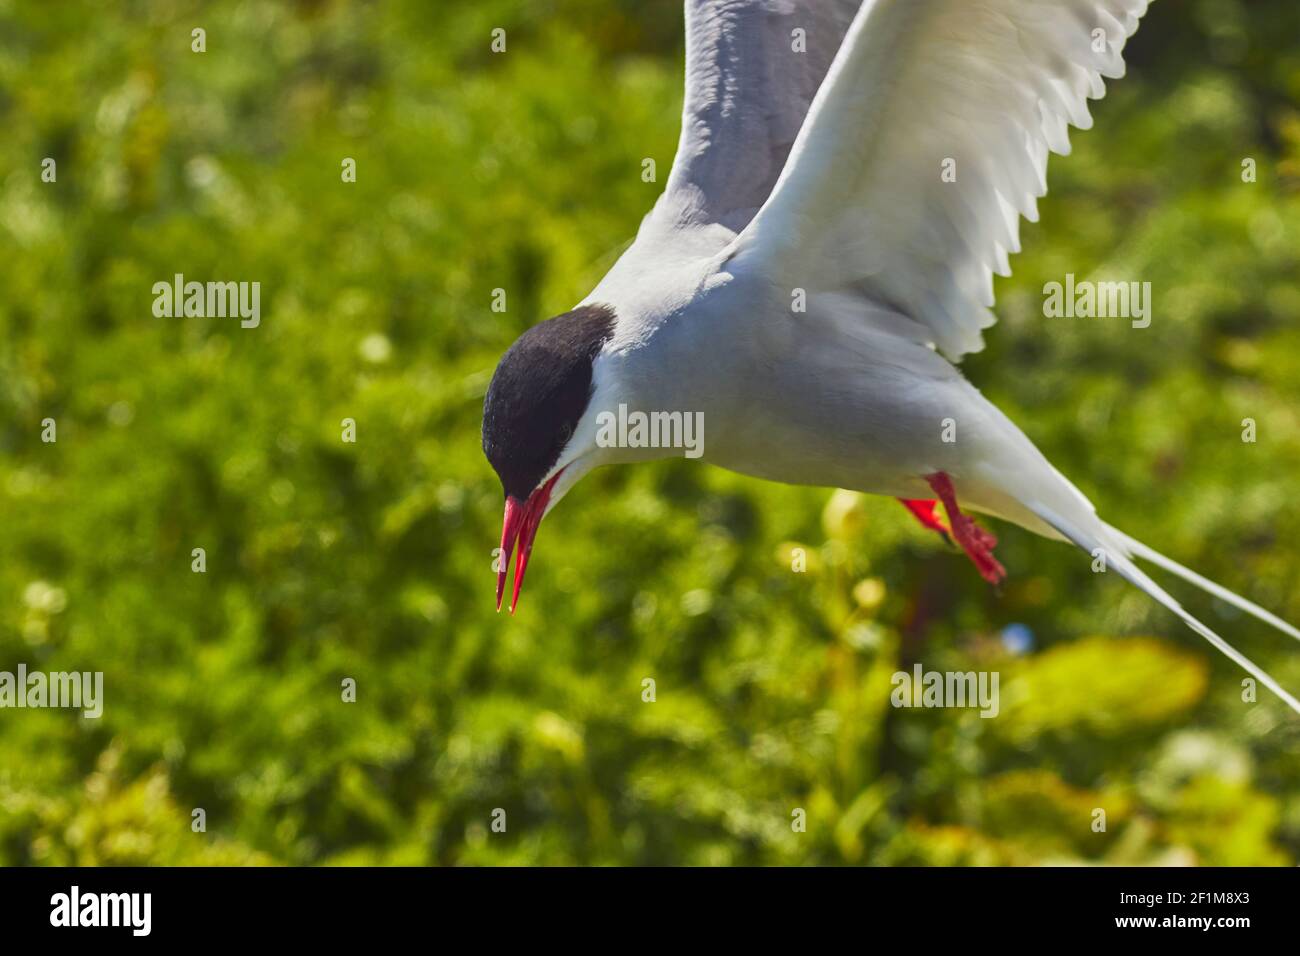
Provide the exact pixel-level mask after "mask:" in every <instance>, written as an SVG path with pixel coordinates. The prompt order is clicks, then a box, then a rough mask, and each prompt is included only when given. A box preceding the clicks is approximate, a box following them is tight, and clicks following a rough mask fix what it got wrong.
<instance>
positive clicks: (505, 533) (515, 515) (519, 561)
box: [497, 468, 564, 614]
mask: <svg viewBox="0 0 1300 956" xmlns="http://www.w3.org/2000/svg"><path fill="white" fill-rule="evenodd" d="M563 472H564V469H563V468H561V469H560V470H559V471H557V472H556V473H555V474H554V475H553V476H552V477H551V480H550V481H548V482H547V483H546V484H544V485H542V486H541V487H540V488H538V489H537V490H536V491H534V492H533V493H532V494H531V495H529V496H528V500H527V501H520V500H519V499H518V498H516V497H514V496H513V495H506V515H505V520H504V521H503V522H502V524H501V570H500V571H498V572H497V610H498V611H499V610H501V598H502V596H503V595H504V594H505V592H506V573H507V572H508V571H509V570H510V555H511V553H512V552H513V551H514V550H515V542H516V541H518V542H519V557H518V558H516V559H515V587H514V592H513V593H512V594H511V595H510V613H511V614H514V613H515V605H516V604H518V603H519V589H520V588H521V587H522V586H523V583H524V571H525V570H527V568H528V556H529V555H530V554H532V552H533V539H534V538H535V537H537V529H538V527H540V526H541V523H542V515H544V514H545V513H546V504H547V502H549V501H550V500H551V487H552V486H553V485H554V484H555V479H556V478H559V477H560V475H561V474H563Z"/></svg>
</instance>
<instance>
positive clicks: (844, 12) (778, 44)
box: [655, 0, 861, 232]
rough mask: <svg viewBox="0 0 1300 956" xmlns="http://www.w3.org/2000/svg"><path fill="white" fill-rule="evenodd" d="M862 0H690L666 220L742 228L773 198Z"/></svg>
mask: <svg viewBox="0 0 1300 956" xmlns="http://www.w3.org/2000/svg"><path fill="white" fill-rule="evenodd" d="M859 6H861V0H686V101H685V105H684V107H683V110H682V133H681V139H680V141H679V142H678V146H677V157H676V159H675V160H674V162H673V169H672V172H671V174H670V175H669V178H668V185H667V188H666V190H665V192H664V196H663V198H662V199H661V200H660V202H659V204H658V206H657V207H656V210H655V215H656V216H658V217H663V218H664V219H666V220H667V221H666V222H665V223H664V224H665V225H670V226H677V227H681V226H687V225H706V224H711V223H719V224H721V225H723V226H726V227H727V228H728V229H730V230H731V231H733V232H738V231H739V230H741V229H743V228H744V226H745V225H746V224H747V223H748V222H749V221H750V219H752V218H753V217H754V214H755V213H756V212H757V211H758V209H759V207H761V206H762V205H763V203H764V202H766V201H767V197H768V195H769V194H770V193H771V192H772V187H773V186H774V185H775V184H776V181H777V178H778V177H779V176H780V175H781V170H782V168H783V167H784V166H785V161H786V158H787V157H788V156H789V154H790V148H791V146H792V145H793V144H794V141H795V137H796V136H797V135H798V133H799V128H800V127H801V126H802V125H803V121H804V117H805V116H807V114H808V107H809V105H810V104H811V103H812V99H813V96H814V95H815V94H816V93H817V88H818V87H819V86H820V85H821V82H822V80H823V79H824V78H825V76H826V71H827V70H828V69H829V67H830V65H831V61H832V60H833V59H834V58H835V54H836V52H837V51H838V50H839V48H840V44H841V43H842V42H843V40H844V37H845V35H846V33H847V32H848V28H849V25H850V24H851V23H852V22H853V17H854V15H855V14H856V13H857V10H858V7H859Z"/></svg>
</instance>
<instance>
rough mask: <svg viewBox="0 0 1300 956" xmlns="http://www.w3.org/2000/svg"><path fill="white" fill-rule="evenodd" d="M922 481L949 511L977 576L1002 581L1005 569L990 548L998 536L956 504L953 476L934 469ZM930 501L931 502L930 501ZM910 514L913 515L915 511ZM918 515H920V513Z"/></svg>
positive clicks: (958, 542) (993, 546)
mask: <svg viewBox="0 0 1300 956" xmlns="http://www.w3.org/2000/svg"><path fill="white" fill-rule="evenodd" d="M925 480H926V481H927V482H929V484H930V487H931V488H933V489H934V493H935V494H936V495H938V496H939V500H940V501H942V502H943V507H944V510H945V511H947V512H948V520H949V522H951V524H952V536H953V537H954V538H955V539H956V540H957V544H958V545H960V546H961V549H962V550H963V551H965V552H966V555H967V557H969V558H970V559H971V561H972V562H973V563H974V564H975V568H976V570H978V571H979V573H980V576H981V577H982V578H984V580H985V581H987V582H989V584H992V585H998V584H1001V583H1002V582H1003V581H1004V580H1005V579H1006V576H1007V569H1006V568H1004V567H1003V566H1002V565H1001V564H1000V563H999V562H998V559H997V558H995V557H993V549H994V548H995V547H997V544H998V539H997V538H995V537H994V536H993V534H992V532H989V531H987V530H985V529H984V528H981V527H980V526H979V525H978V524H976V523H975V519H974V518H972V517H971V516H970V515H967V514H963V513H962V511H961V509H960V508H958V507H957V493H956V491H955V490H954V489H953V487H952V479H951V478H949V477H948V475H947V474H946V473H945V472H942V471H937V472H935V473H934V474H933V475H926V476H925ZM905 503H906V502H905ZM930 504H931V505H933V502H930ZM909 507H910V505H909ZM912 513H913V514H916V512H915V511H913V512H912ZM917 517H918V518H919V517H920V515H917ZM935 520H937V519H935ZM922 523H924V521H923V522H922Z"/></svg>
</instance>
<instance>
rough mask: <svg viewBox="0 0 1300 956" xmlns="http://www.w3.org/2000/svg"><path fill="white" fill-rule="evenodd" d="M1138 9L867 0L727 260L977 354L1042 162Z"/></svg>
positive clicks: (1109, 1)
mask: <svg viewBox="0 0 1300 956" xmlns="http://www.w3.org/2000/svg"><path fill="white" fill-rule="evenodd" d="M1147 6H1148V0H866V3H864V4H863V6H862V8H861V9H860V10H859V11H858V14H857V18H856V19H855V20H854V22H853V24H852V26H851V27H850V28H849V34H848V36H847V38H846V39H845V40H844V42H843V44H842V46H841V48H840V51H839V54H838V55H837V57H836V59H835V62H834V63H833V64H832V66H831V68H830V70H829V72H828V74H827V76H826V79H825V81H824V82H823V84H822V86H821V89H820V90H819V92H818V94H817V96H816V98H815V100H814V102H813V105H812V107H811V109H810V111H809V114H808V117H807V120H806V121H805V123H804V125H803V128H802V129H801V130H800V133H799V137H798V139H797V140H796V142H795V145H794V147H793V148H792V150H791V153H790V156H789V159H788V160H787V162H786V166H785V169H784V170H783V172H782V174H781V177H780V179H779V180H778V182H777V184H776V186H775V187H774V189H773V192H772V194H771V196H770V197H769V199H768V200H767V203H766V204H765V205H764V206H763V208H762V209H761V210H760V211H759V213H758V214H757V216H755V217H754V219H753V220H752V221H751V222H750V224H749V225H748V226H747V227H746V229H745V231H744V232H743V234H742V235H741V236H740V237H739V238H738V239H737V241H736V244H735V253H736V255H737V257H739V258H740V259H741V260H742V261H744V260H746V259H747V260H748V261H750V262H751V263H753V264H754V265H756V266H757V267H758V268H759V269H761V270H762V271H763V272H764V273H766V274H769V275H773V276H777V277H779V278H780V279H784V280H788V281H789V284H790V285H791V287H796V286H797V287H801V288H807V289H809V290H810V291H812V290H821V291H829V290H837V289H854V290H858V291H863V292H865V293H867V294H868V295H870V296H872V297H873V298H876V299H878V300H880V301H881V302H883V303H885V304H887V305H889V306H891V307H893V308H895V309H897V310H898V311H900V312H902V313H904V314H906V315H907V316H909V317H910V318H912V319H914V320H916V321H918V322H921V323H923V324H924V325H925V326H927V327H928V328H929V330H930V332H931V333H932V335H933V342H934V344H935V345H937V346H938V348H939V349H940V350H941V351H942V352H943V353H944V354H945V355H946V356H948V357H949V358H951V359H957V358H958V357H960V356H961V355H962V354H964V353H966V352H972V351H978V350H979V349H980V348H982V347H983V338H982V336H981V334H980V330H981V329H983V328H986V327H988V326H990V325H992V324H993V322H994V321H995V319H994V316H993V313H992V312H990V311H989V309H990V307H991V306H992V305H993V274H994V273H997V274H999V275H1008V274H1010V267H1009V262H1008V256H1009V255H1010V254H1011V253H1014V252H1018V251H1019V249H1020V240H1019V232H1020V217H1021V216H1023V217H1025V218H1027V219H1029V220H1031V221H1033V220H1036V218H1037V215H1038V213H1037V199H1038V197H1040V196H1043V195H1044V194H1045V193H1046V192H1047V156H1048V153H1049V151H1050V152H1056V153H1062V154H1064V153H1068V152H1069V149H1070V143H1069V135H1068V127H1069V126H1070V125H1074V126H1077V127H1080V128H1084V129H1086V128H1088V127H1089V126H1090V125H1091V123H1092V120H1091V117H1090V116H1089V113H1088V106H1087V101H1088V99H1089V98H1093V99H1095V98H1098V97H1100V96H1102V95H1103V94H1104V93H1105V84H1104V80H1103V78H1116V77H1119V76H1122V75H1123V73H1124V61H1123V57H1122V51H1123V48H1124V43H1125V41H1126V40H1127V38H1128V37H1129V36H1131V35H1132V34H1133V32H1134V31H1135V30H1136V29H1137V25H1138V20H1139V18H1140V17H1141V16H1142V15H1143V14H1144V13H1145V12H1146V9H1147ZM945 172H947V173H949V174H950V176H949V177H945V175H944V174H945ZM952 175H955V181H946V179H947V178H951V176H952Z"/></svg>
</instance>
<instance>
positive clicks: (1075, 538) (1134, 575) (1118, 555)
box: [1030, 505, 1300, 714]
mask: <svg viewBox="0 0 1300 956" xmlns="http://www.w3.org/2000/svg"><path fill="white" fill-rule="evenodd" d="M1030 508H1031V510H1033V512H1034V513H1035V514H1037V515H1038V516H1039V517H1040V518H1042V519H1043V520H1044V521H1046V522H1047V523H1048V524H1050V525H1051V526H1052V527H1053V528H1055V529H1056V530H1057V531H1059V532H1060V533H1061V534H1063V535H1064V536H1065V537H1067V538H1068V539H1070V541H1072V542H1074V543H1075V544H1076V545H1078V546H1079V547H1080V548H1082V549H1083V550H1085V551H1087V552H1090V553H1093V552H1096V550H1097V549H1098V548H1100V549H1101V551H1102V555H1103V556H1104V558H1105V561H1106V566H1107V567H1108V568H1114V569H1115V570H1116V571H1117V572H1119V574H1120V576H1121V577H1123V578H1124V579H1125V580H1126V581H1128V582H1129V583H1130V584H1133V585H1134V586H1135V587H1138V588H1141V589H1142V590H1143V591H1145V592H1146V593H1147V594H1149V595H1150V596H1151V597H1153V598H1155V599H1156V600H1157V601H1159V602H1160V603H1161V604H1163V605H1164V606H1165V607H1167V608H1168V609H1169V610H1171V611H1173V612H1174V613H1175V614H1177V615H1178V616H1179V617H1180V618H1182V619H1183V623H1185V624H1186V625H1187V626H1188V627H1190V628H1191V629H1192V630H1193V631H1195V632H1196V633H1197V634H1199V635H1201V637H1203V638H1205V639H1206V640H1207V641H1209V642H1210V643H1211V644H1213V645H1214V646H1215V647H1216V648H1218V649H1219V650H1220V651H1222V652H1223V653H1224V654H1225V655H1227V656H1228V657H1230V658H1231V659H1232V660H1234V661H1236V662H1237V664H1238V665H1239V666H1240V667H1242V668H1243V669H1244V670H1245V671H1246V672H1247V673H1248V674H1250V675H1251V676H1252V677H1254V678H1255V679H1256V680H1258V681H1259V682H1260V683H1261V684H1263V685H1264V686H1265V687H1267V688H1268V689H1269V690H1271V691H1272V692H1273V693H1274V694H1276V695H1277V696H1278V697H1280V698H1281V699H1282V700H1283V701H1285V702H1286V705H1287V706H1288V707H1290V708H1291V709H1292V710H1294V711H1295V712H1296V713H1297V714H1300V700H1296V698H1295V697H1293V696H1292V695H1291V694H1289V693H1288V692H1287V691H1286V690H1285V689H1284V688H1283V687H1282V685H1281V684H1279V683H1278V682H1277V681H1275V680H1274V679H1273V678H1272V677H1270V676H1269V675H1268V672H1267V671H1265V670H1264V669H1263V668H1261V667H1259V666H1258V665H1257V664H1255V662H1254V661H1252V660H1251V659H1250V658H1248V657H1247V656H1246V655H1245V654H1242V653H1241V652H1240V651H1239V650H1237V649H1236V648H1235V647H1233V646H1232V645H1231V644H1229V643H1228V642H1227V641H1225V640H1224V639H1223V638H1222V637H1220V636H1219V635H1218V634H1216V633H1215V632H1214V631H1212V630H1210V628H1209V627H1207V626H1206V625H1205V624H1204V623H1203V622H1201V621H1200V620H1198V619H1197V618H1195V617H1193V616H1192V614H1190V613H1189V612H1188V611H1187V610H1186V609H1185V608H1184V607H1183V606H1182V605H1181V604H1179V603H1178V602H1177V601H1176V600H1174V598H1173V597H1172V596H1171V595H1170V594H1169V593H1168V592H1166V591H1165V590H1164V588H1162V587H1160V585H1158V584H1156V583H1155V582H1154V581H1152V580H1151V579H1150V578H1149V577H1147V575H1146V574H1145V573H1144V572H1143V571H1142V569H1141V568H1139V567H1138V566H1137V565H1136V564H1135V563H1134V562H1133V560H1132V559H1133V558H1134V557H1137V558H1140V559H1142V560H1144V561H1150V562H1151V563H1152V564H1154V565H1156V566H1157V567H1160V568H1164V569H1165V570H1166V571H1169V572H1170V573H1171V574H1175V575H1177V576H1178V577H1180V578H1182V579H1183V580H1184V581H1187V582H1189V583H1191V584H1194V585H1196V586H1197V587H1199V588H1201V589H1202V590H1204V591H1206V592H1207V593H1209V594H1211V595H1213V596H1214V597H1216V598H1218V599H1219V600H1221V601H1224V602H1226V603H1228V604H1231V605H1232V606H1233V607H1236V608H1239V609H1240V610H1242V611H1245V612H1246V613H1247V614H1250V615H1251V616H1252V617H1255V618H1258V619H1259V620H1261V621H1263V622H1264V623H1266V624H1269V625H1271V626H1273V627H1275V628H1277V629H1278V630H1279V631H1281V632H1283V633H1284V634H1287V635H1289V636H1291V637H1293V638H1295V639H1296V640H1300V630H1296V628H1294V627H1292V626H1291V625H1290V624H1288V623H1287V622H1286V621H1283V620H1282V619H1281V618H1279V617H1277V616H1276V615H1274V614H1270V613H1269V612H1268V611H1266V610H1264V609H1263V608H1262V607H1260V606H1259V605H1258V604H1255V603H1253V602H1252V601H1248V600H1246V599H1245V598H1244V597H1242V596H1241V595H1240V594H1235V593H1233V592H1232V591H1229V590H1228V589H1227V588H1225V587H1223V586H1222V585H1219V584H1215V583H1214V582H1213V581H1210V580H1209V579H1207V578H1204V577H1202V576H1201V575H1199V574H1197V573H1196V572H1195V571H1191V570H1189V569H1188V568H1185V567H1183V566H1182V565H1181V564H1179V563H1177V562H1176V561H1173V560H1172V559H1170V558H1167V557H1165V556H1164V555H1163V554H1160V553H1159V552H1158V551H1155V550H1153V549H1151V548H1149V547H1147V546H1146V545H1144V544H1142V542H1140V541H1137V540H1135V539H1134V538H1131V537H1129V536H1128V535H1126V534H1125V533H1124V532H1122V531H1120V530H1119V529H1117V528H1112V527H1111V526H1110V525H1108V524H1105V523H1103V522H1101V521H1099V520H1097V519H1096V517H1095V516H1094V515H1089V518H1091V519H1092V521H1089V522H1088V524H1089V525H1090V527H1089V528H1081V527H1076V526H1074V525H1073V523H1072V522H1070V521H1068V520H1066V519H1064V518H1061V517H1060V516H1059V515H1057V514H1054V513H1053V512H1052V511H1051V510H1049V509H1047V508H1045V507H1041V506H1037V505H1031V506H1030Z"/></svg>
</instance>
